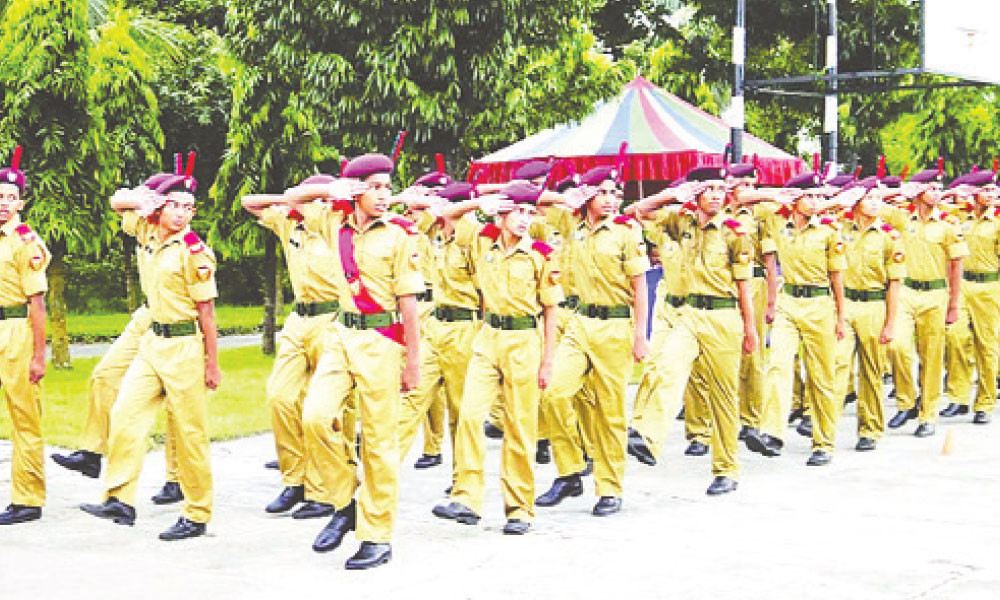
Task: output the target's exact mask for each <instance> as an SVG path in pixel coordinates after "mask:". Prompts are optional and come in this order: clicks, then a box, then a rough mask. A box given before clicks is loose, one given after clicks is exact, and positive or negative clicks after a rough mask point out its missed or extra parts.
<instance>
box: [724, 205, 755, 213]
mask: <svg viewBox="0 0 1000 600" xmlns="http://www.w3.org/2000/svg"><path fill="white" fill-rule="evenodd" d="M729 211H730V212H732V214H733V215H752V214H753V208H752V207H751V205H749V204H741V205H739V206H737V207H736V209H735V210H734V209H733V208H732V207H729Z"/></svg>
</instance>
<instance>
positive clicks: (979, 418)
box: [972, 410, 993, 425]
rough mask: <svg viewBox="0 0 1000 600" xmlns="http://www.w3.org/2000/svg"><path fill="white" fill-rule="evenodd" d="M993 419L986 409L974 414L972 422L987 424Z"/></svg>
mask: <svg viewBox="0 0 1000 600" xmlns="http://www.w3.org/2000/svg"><path fill="white" fill-rule="evenodd" d="M992 419H993V417H992V416H991V415H990V413H988V412H986V411H985V410H977V411H976V414H975V415H973V417H972V422H973V423H975V424H976V425H986V424H987V423H989V422H990V421H991V420H992Z"/></svg>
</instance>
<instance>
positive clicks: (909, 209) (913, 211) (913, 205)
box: [906, 202, 917, 214]
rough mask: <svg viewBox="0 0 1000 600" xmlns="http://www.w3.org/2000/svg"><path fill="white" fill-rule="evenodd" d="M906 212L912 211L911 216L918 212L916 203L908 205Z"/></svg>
mask: <svg viewBox="0 0 1000 600" xmlns="http://www.w3.org/2000/svg"><path fill="white" fill-rule="evenodd" d="M906 210H908V211H910V213H911V214H912V213H915V212H917V205H916V203H915V202H910V204H909V205H907V207H906Z"/></svg>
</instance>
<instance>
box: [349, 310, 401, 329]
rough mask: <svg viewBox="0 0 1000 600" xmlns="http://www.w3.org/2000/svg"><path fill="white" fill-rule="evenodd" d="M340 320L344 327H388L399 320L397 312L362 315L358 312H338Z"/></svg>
mask: <svg viewBox="0 0 1000 600" xmlns="http://www.w3.org/2000/svg"><path fill="white" fill-rule="evenodd" d="M340 322H341V323H343V324H344V326H345V327H350V328H351V329H375V328H376V327H389V326H391V325H394V324H396V323H398V322H399V313H397V312H380V313H371V314H367V315H363V314H359V313H352V312H342V313H340Z"/></svg>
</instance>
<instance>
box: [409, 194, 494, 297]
mask: <svg viewBox="0 0 1000 600" xmlns="http://www.w3.org/2000/svg"><path fill="white" fill-rule="evenodd" d="M468 219H469V217H466V218H464V219H463V220H468ZM417 226H418V227H419V228H420V230H421V231H422V232H424V233H425V234H426V235H427V237H428V239H429V240H430V246H431V253H432V254H431V259H432V260H431V269H430V278H431V281H432V282H433V285H434V303H435V304H436V305H437V306H453V307H457V308H467V309H469V310H479V306H480V299H479V290H478V289H476V284H475V281H473V275H474V273H473V269H472V266H473V265H472V248H471V247H470V245H468V244H466V245H464V246H463V245H462V244H459V243H458V240H457V238H456V235H455V232H452V234H451V235H448V236H446V235H445V234H444V229H443V227H442V226H441V224H440V223H438V221H437V219H435V218H434V217H433V216H432V215H430V214H429V213H424V215H423V216H422V217H421V218H420V220H419V221H418V223H417Z"/></svg>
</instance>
